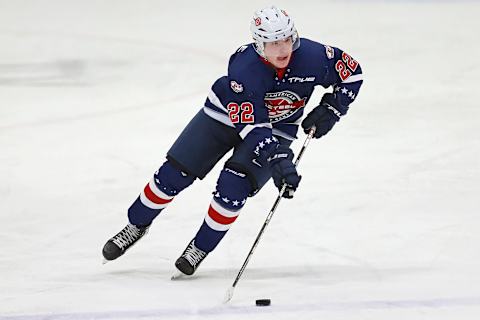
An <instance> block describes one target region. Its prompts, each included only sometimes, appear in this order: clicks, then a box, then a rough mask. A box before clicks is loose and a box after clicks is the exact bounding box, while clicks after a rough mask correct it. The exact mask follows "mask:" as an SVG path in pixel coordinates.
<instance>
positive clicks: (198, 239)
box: [195, 168, 252, 252]
mask: <svg viewBox="0 0 480 320" xmlns="http://www.w3.org/2000/svg"><path fill="white" fill-rule="evenodd" d="M251 188H252V187H251V184H250V182H249V181H248V179H247V178H246V175H245V174H243V173H240V172H236V171H234V170H232V169H229V168H224V169H223V170H222V172H221V173H220V177H219V178H218V181H217V189H216V190H215V192H214V196H213V199H212V202H211V203H210V207H209V208H208V213H207V215H206V216H205V220H204V221H203V223H202V226H201V227H200V229H199V230H198V232H197V235H196V236H195V246H196V247H197V248H199V249H200V250H203V251H205V252H210V251H212V250H213V249H215V247H216V246H217V245H218V244H219V243H220V241H221V240H222V238H223V237H224V236H225V234H226V233H227V231H228V230H229V229H230V226H231V225H232V223H233V222H235V220H236V219H237V217H238V215H239V213H240V210H241V209H242V208H243V206H244V205H245V202H246V201H247V197H248V194H249V193H250V191H251Z"/></svg>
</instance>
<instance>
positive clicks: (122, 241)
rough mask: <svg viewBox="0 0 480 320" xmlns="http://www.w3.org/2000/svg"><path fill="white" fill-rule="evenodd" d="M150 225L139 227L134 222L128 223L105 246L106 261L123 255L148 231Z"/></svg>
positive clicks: (104, 255)
mask: <svg viewBox="0 0 480 320" xmlns="http://www.w3.org/2000/svg"><path fill="white" fill-rule="evenodd" d="M148 228H149V226H146V227H138V226H135V225H133V224H130V223H129V224H127V226H126V227H125V228H123V229H122V231H120V232H119V233H117V234H116V235H115V236H114V237H112V238H111V239H110V240H108V241H107V243H106V244H105V246H104V247H103V251H102V253H103V257H104V258H105V261H104V263H106V262H109V261H112V260H115V259H117V258H118V257H120V256H121V255H123V254H124V253H125V252H126V251H127V250H128V249H130V248H131V247H132V246H133V245H134V244H135V243H137V241H138V240H140V239H141V238H142V237H143V236H144V235H145V234H147V232H148Z"/></svg>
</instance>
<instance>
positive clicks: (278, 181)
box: [268, 145, 302, 199]
mask: <svg viewBox="0 0 480 320" xmlns="http://www.w3.org/2000/svg"><path fill="white" fill-rule="evenodd" d="M292 159H293V151H292V150H291V149H290V148H289V147H287V146H284V145H278V147H277V149H276V150H275V152H274V153H273V155H272V156H271V157H270V158H268V161H269V163H270V170H271V172H272V178H273V183H275V186H276V187H277V188H278V190H279V191H280V190H282V187H283V184H286V185H287V187H286V189H285V192H284V193H283V194H282V197H284V198H288V199H291V198H293V194H294V193H295V190H297V188H298V184H299V183H300V180H301V179H302V177H301V176H299V175H298V173H297V169H296V168H295V165H294V164H293V162H292Z"/></svg>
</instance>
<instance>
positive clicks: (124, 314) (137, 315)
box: [0, 297, 480, 320]
mask: <svg viewBox="0 0 480 320" xmlns="http://www.w3.org/2000/svg"><path fill="white" fill-rule="evenodd" d="M477 306H480V297H458V298H437V299H419V300H416V299H411V300H410V299H407V300H364V301H347V302H343V301H333V302H318V303H315V304H283V305H272V306H270V307H269V308H268V309H265V308H258V307H255V306H253V305H252V306H231V305H222V306H212V307H205V308H191V309H186V308H164V309H157V310H154V309H152V310H125V311H107V312H78V313H58V314H52V313H49V314H36V315H34V314H30V315H17V316H0V320H40V319H49V320H87V319H101V320H109V319H160V318H162V319H163V317H165V318H167V319H169V318H184V317H193V318H196V319H197V318H199V317H206V318H208V317H209V316H210V317H213V316H225V317H228V316H235V315H237V316H238V315H251V316H255V315H256V314H259V315H262V314H265V313H267V312H268V313H269V314H270V315H273V316H274V315H275V314H276V315H277V316H278V315H282V314H292V316H293V314H299V313H311V312H321V311H330V312H332V311H333V312H335V311H340V312H342V311H357V312H359V311H363V310H394V309H403V310H408V309H440V308H442V309H445V308H458V307H477Z"/></svg>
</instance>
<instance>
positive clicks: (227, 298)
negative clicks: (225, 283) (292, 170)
mask: <svg viewBox="0 0 480 320" xmlns="http://www.w3.org/2000/svg"><path fill="white" fill-rule="evenodd" d="M314 134H315V127H313V128H311V129H310V131H309V132H308V136H307V138H306V139H305V142H304V143H303V146H302V148H301V149H300V152H299V153H298V156H297V159H296V160H295V167H298V163H299V162H300V159H301V158H302V156H303V153H304V152H305V150H306V149H307V146H308V144H309V143H310V140H312V137H313V135H314ZM286 188H287V185H286V184H284V185H283V186H282V189H281V190H280V192H279V194H278V196H277V199H276V200H275V202H274V203H273V207H272V209H270V212H269V213H268V215H267V218H266V219H265V222H264V223H263V226H262V228H261V229H260V232H259V233H258V235H257V238H256V239H255V242H254V243H253V246H252V248H251V249H250V252H249V253H248V255H247V258H246V259H245V262H244V263H243V265H242V267H241V268H240V271H239V272H238V274H237V277H236V278H235V281H233V284H232V286H231V287H230V288H228V290H227V293H226V294H225V299H224V300H223V303H227V302H228V301H230V300H231V299H232V297H233V291H234V290H235V287H236V286H237V283H238V281H239V280H240V277H241V276H242V274H243V272H244V271H245V268H246V267H247V264H248V261H250V258H251V257H252V255H253V251H255V248H256V247H257V245H258V243H259V242H260V238H261V237H262V235H263V232H264V231H265V229H266V228H267V225H268V224H269V223H270V220H272V217H273V214H274V213H275V211H276V210H277V207H278V204H279V203H280V200H282V194H283V193H284V192H285V189H286Z"/></svg>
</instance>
